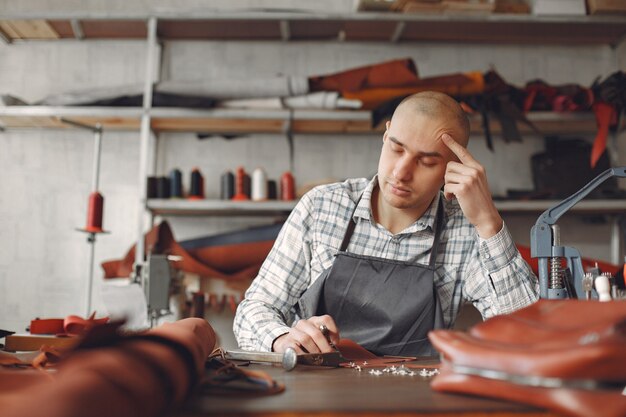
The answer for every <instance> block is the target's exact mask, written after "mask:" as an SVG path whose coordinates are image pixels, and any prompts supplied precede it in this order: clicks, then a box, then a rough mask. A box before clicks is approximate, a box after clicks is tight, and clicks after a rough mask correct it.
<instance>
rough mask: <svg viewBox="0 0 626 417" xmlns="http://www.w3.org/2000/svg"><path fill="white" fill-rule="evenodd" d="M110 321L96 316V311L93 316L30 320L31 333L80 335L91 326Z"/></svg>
mask: <svg viewBox="0 0 626 417" xmlns="http://www.w3.org/2000/svg"><path fill="white" fill-rule="evenodd" d="M108 321H109V318H108V317H102V318H99V319H96V318H95V313H94V314H92V315H91V317H89V318H87V319H84V318H82V317H80V316H73V315H70V316H67V317H66V318H64V319H34V320H31V321H30V334H63V333H66V334H70V335H78V334H82V333H84V332H85V330H88V329H89V328H91V327H93V326H95V325H98V324H104V323H107V322H108Z"/></svg>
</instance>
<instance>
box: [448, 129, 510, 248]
mask: <svg viewBox="0 0 626 417" xmlns="http://www.w3.org/2000/svg"><path fill="white" fill-rule="evenodd" d="M441 140H442V142H443V143H444V144H445V145H446V146H447V147H448V148H449V149H450V150H451V151H452V153H453V154H454V155H456V157H457V158H458V159H459V162H456V161H450V162H448V165H447V167H446V173H445V176H444V181H445V185H444V187H443V192H444V196H445V198H446V199H447V200H451V199H452V198H456V199H457V200H458V201H459V205H460V206H461V210H463V214H465V217H467V219H468V220H469V221H470V223H472V224H473V225H474V227H476V231H477V232H478V235H479V236H480V237H481V238H483V239H489V238H490V237H492V236H494V235H495V234H496V233H498V232H499V231H500V230H501V229H502V224H503V222H502V217H500V213H498V210H497V209H496V206H495V205H494V204H493V200H492V198H491V191H490V190H489V184H488V183H487V175H486V173H485V168H484V167H483V166H482V165H481V164H480V163H479V162H478V161H477V160H476V159H474V157H473V156H472V154H471V153H470V152H469V151H468V150H467V149H466V148H464V147H463V146H462V145H461V144H459V143H458V142H456V141H455V140H454V139H452V137H451V136H450V135H448V134H447V133H444V134H443V135H442V136H441Z"/></svg>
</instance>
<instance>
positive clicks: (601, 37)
mask: <svg viewBox="0 0 626 417" xmlns="http://www.w3.org/2000/svg"><path fill="white" fill-rule="evenodd" d="M150 18H155V19H156V20H157V22H158V23H157V26H156V35H157V36H158V37H159V39H161V40H163V41H173V40H183V39H198V40H262V41H300V40H316V41H324V40H341V41H364V42H392V43H395V42H429V41H435V42H466V43H467V42H473V43H476V42H487V43H534V42H541V43H543V44H550V43H551V44H569V45H573V44H609V45H616V44H617V43H619V42H620V41H621V40H622V39H623V37H624V35H625V34H626V25H625V22H626V19H625V18H624V17H620V16H617V17H616V16H533V15H509V14H491V15H487V16H471V15H462V14H441V15H434V14H428V15H420V14H411V13H370V12H360V13H343V14H337V13H335V14H333V13H305V12H291V11H250V12H228V13H224V12H218V11H206V10H200V11H198V12H196V13H179V12H175V11H173V12H164V13H155V14H152V15H146V14H141V13H135V14H133V13H124V14H121V13H89V14H85V13H75V14H67V13H63V14H59V15H55V14H51V13H49V14H45V15H40V16H36V15H33V14H25V15H20V14H12V15H7V16H2V15H0V31H1V33H2V38H3V39H4V40H5V42H14V41H19V40H34V39H37V40H39V39H44V40H54V39H146V38H147V37H148V33H149V29H148V28H147V25H146V22H147V21H148V20H149V19H150Z"/></svg>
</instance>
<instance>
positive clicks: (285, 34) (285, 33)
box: [280, 20, 291, 41]
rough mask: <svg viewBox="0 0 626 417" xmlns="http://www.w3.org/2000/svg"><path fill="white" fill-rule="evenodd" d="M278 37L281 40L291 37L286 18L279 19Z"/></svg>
mask: <svg viewBox="0 0 626 417" xmlns="http://www.w3.org/2000/svg"><path fill="white" fill-rule="evenodd" d="M280 38H281V39H282V40H283V41H288V40H289V39H291V28H290V27H289V21H288V20H281V21H280Z"/></svg>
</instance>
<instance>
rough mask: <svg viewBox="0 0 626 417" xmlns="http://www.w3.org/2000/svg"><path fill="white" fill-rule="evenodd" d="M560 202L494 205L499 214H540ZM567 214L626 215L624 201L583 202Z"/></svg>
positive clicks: (507, 201) (503, 201)
mask: <svg viewBox="0 0 626 417" xmlns="http://www.w3.org/2000/svg"><path fill="white" fill-rule="evenodd" d="M560 201H561V200H533V201H513V200H499V201H498V200H496V201H494V203H495V205H496V208H497V209H498V211H500V212H501V213H541V212H543V211H546V210H547V209H549V208H550V207H552V206H554V205H556V204H558V203H559V202H560ZM568 213H578V214H624V213H626V200H584V201H581V202H579V203H578V204H576V205H575V206H574V207H572V209H571V210H569V211H568Z"/></svg>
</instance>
